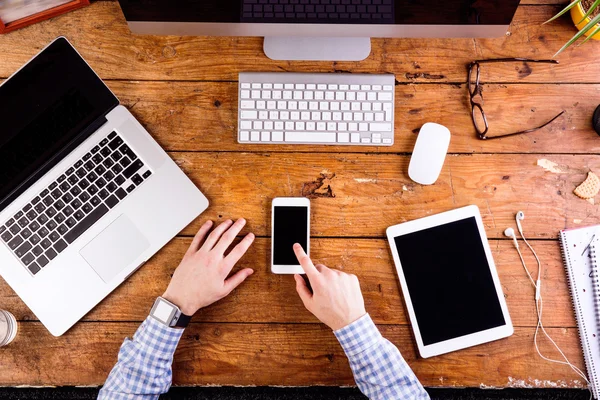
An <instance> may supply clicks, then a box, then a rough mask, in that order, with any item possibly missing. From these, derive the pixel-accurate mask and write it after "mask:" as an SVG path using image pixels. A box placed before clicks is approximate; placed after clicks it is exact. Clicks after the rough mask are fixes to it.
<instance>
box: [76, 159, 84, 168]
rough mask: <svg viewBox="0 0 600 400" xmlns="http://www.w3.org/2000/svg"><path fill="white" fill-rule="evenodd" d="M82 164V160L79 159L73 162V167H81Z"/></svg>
mask: <svg viewBox="0 0 600 400" xmlns="http://www.w3.org/2000/svg"><path fill="white" fill-rule="evenodd" d="M82 165H83V161H81V160H79V161H77V162H76V163H75V165H74V167H75V168H79V167H81V166H82Z"/></svg>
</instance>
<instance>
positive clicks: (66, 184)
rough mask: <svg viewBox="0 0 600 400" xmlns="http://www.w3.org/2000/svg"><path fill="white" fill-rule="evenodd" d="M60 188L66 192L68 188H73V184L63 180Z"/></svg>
mask: <svg viewBox="0 0 600 400" xmlns="http://www.w3.org/2000/svg"><path fill="white" fill-rule="evenodd" d="M59 188H60V190H62V191H63V192H66V191H67V190H69V189H71V185H69V182H63V183H61V184H60V186H59Z"/></svg>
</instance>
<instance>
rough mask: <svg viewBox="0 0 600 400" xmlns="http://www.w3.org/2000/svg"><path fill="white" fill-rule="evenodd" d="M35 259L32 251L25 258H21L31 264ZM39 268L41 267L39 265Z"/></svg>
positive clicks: (24, 262)
mask: <svg viewBox="0 0 600 400" xmlns="http://www.w3.org/2000/svg"><path fill="white" fill-rule="evenodd" d="M33 260H35V257H34V256H33V254H31V253H27V254H26V255H25V256H24V257H23V258H21V261H22V262H23V264H25V265H29V264H31V263H32V262H33ZM38 268H39V267H38Z"/></svg>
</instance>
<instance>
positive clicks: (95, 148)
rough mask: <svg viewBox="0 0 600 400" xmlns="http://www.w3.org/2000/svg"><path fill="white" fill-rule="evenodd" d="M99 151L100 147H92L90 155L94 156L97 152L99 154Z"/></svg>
mask: <svg viewBox="0 0 600 400" xmlns="http://www.w3.org/2000/svg"><path fill="white" fill-rule="evenodd" d="M99 151H100V146H94V147H93V148H92V154H96V153H97V152H99Z"/></svg>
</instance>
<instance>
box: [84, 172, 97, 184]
mask: <svg viewBox="0 0 600 400" xmlns="http://www.w3.org/2000/svg"><path fill="white" fill-rule="evenodd" d="M86 178H87V179H88V181H90V182H94V181H95V180H96V179H98V175H96V174H95V173H94V172H90V173H89V174H88V176H87V177H86Z"/></svg>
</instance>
